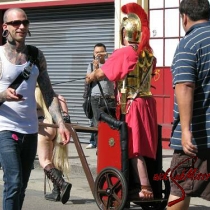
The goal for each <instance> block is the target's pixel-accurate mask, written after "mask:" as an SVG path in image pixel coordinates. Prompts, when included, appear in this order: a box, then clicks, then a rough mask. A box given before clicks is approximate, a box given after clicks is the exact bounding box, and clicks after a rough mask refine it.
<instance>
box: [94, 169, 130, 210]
mask: <svg viewBox="0 0 210 210" xmlns="http://www.w3.org/2000/svg"><path fill="white" fill-rule="evenodd" d="M94 195H95V200H96V203H97V205H98V207H99V209H101V210H113V209H114V210H121V209H123V208H124V206H125V203H126V200H127V195H128V188H127V182H126V180H125V178H124V176H123V174H122V172H120V171H119V170H117V169H116V168H105V169H104V170H102V171H101V172H100V173H99V175H98V176H97V177H96V181H95V191H94Z"/></svg>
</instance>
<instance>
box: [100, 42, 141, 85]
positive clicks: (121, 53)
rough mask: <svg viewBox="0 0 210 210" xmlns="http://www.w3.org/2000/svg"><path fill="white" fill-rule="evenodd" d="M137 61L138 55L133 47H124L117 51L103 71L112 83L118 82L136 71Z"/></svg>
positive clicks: (103, 66) (103, 67)
mask: <svg viewBox="0 0 210 210" xmlns="http://www.w3.org/2000/svg"><path fill="white" fill-rule="evenodd" d="M137 59H138V55H137V53H136V51H135V50H134V49H133V48H132V47H131V46H127V47H123V48H120V49H117V50H115V51H114V52H113V53H112V55H111V56H110V57H109V58H108V59H107V60H106V62H105V64H104V65H102V67H101V69H102V71H103V72H104V74H105V75H106V77H107V78H108V79H109V80H110V81H118V80H121V79H123V78H124V77H125V76H126V75H127V74H128V73H129V72H130V71H132V70H133V69H134V67H135V65H136V63H137Z"/></svg>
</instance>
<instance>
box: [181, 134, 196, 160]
mask: <svg viewBox="0 0 210 210" xmlns="http://www.w3.org/2000/svg"><path fill="white" fill-rule="evenodd" d="M182 147H183V151H184V152H185V154H186V155H190V156H195V155H196V153H197V152H198V149H197V147H196V146H195V145H193V144H192V133H191V131H183V132H182Z"/></svg>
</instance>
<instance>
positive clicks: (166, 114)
mask: <svg viewBox="0 0 210 210" xmlns="http://www.w3.org/2000/svg"><path fill="white" fill-rule="evenodd" d="M152 86H154V88H152V93H153V95H154V97H155V99H156V102H157V118H158V124H161V125H162V139H163V142H162V144H163V148H169V147H168V143H169V139H170V136H171V127H172V122H173V102H174V96H173V95H174V93H173V87H172V74H171V72H170V68H169V67H164V68H156V69H155V76H154V77H153V79H152Z"/></svg>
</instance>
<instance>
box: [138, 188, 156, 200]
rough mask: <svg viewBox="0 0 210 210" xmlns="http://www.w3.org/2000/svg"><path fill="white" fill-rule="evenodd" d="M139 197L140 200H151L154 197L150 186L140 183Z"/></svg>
mask: <svg viewBox="0 0 210 210" xmlns="http://www.w3.org/2000/svg"><path fill="white" fill-rule="evenodd" d="M140 194H143V196H140ZM139 198H140V200H152V199H153V198H154V195H153V190H152V188H151V186H146V185H141V191H140V192H139Z"/></svg>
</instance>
